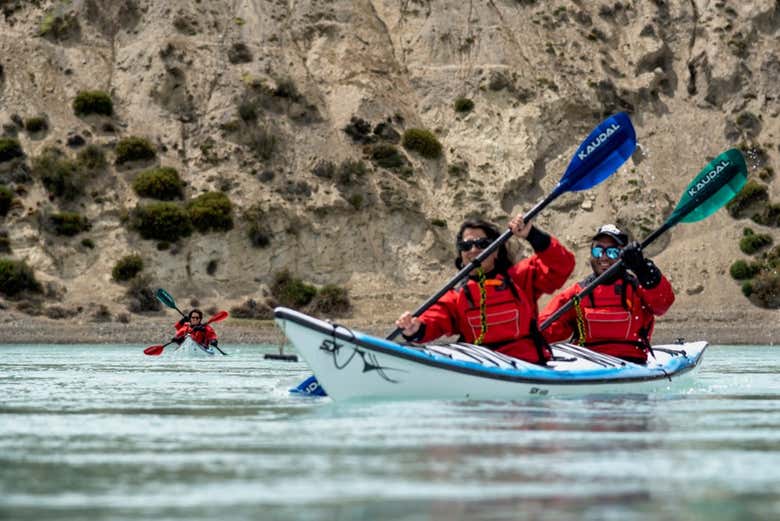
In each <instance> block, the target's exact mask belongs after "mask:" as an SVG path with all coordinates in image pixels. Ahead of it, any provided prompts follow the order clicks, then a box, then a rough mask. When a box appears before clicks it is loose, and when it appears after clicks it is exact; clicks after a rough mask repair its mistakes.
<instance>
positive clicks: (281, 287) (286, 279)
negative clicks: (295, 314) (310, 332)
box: [271, 270, 317, 309]
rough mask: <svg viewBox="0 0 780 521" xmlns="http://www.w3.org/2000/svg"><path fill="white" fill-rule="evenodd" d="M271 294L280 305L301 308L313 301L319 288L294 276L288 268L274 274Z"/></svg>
mask: <svg viewBox="0 0 780 521" xmlns="http://www.w3.org/2000/svg"><path fill="white" fill-rule="evenodd" d="M271 294H273V296H274V298H275V299H276V300H277V302H279V304H280V305H282V306H287V307H291V308H296V309H300V308H302V307H303V306H305V305H307V304H308V303H309V302H311V301H312V299H313V298H314V296H315V295H316V294H317V288H315V287H314V286H311V285H309V284H306V283H305V282H303V281H302V280H301V279H298V278H296V277H293V276H292V275H291V274H290V272H289V271H288V270H282V271H280V272H278V273H276V274H275V275H274V280H273V283H272V284H271Z"/></svg>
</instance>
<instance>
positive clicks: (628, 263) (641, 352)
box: [539, 224, 674, 364]
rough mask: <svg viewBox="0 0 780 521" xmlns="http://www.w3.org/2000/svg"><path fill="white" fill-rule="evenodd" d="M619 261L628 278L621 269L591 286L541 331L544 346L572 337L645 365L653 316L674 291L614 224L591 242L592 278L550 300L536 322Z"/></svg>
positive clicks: (664, 307) (670, 300) (660, 312)
mask: <svg viewBox="0 0 780 521" xmlns="http://www.w3.org/2000/svg"><path fill="white" fill-rule="evenodd" d="M621 258H622V259H623V266H624V267H625V268H627V269H629V270H631V271H632V272H633V274H631V273H629V272H628V271H627V270H625V269H623V270H621V271H619V272H618V273H617V274H616V275H615V276H614V277H610V279H611V280H607V281H605V282H604V283H602V284H599V285H598V286H596V288H595V289H594V290H593V292H592V293H590V294H589V295H587V296H585V297H583V299H582V301H581V302H580V303H579V304H577V303H575V305H574V306H573V307H572V308H571V309H569V310H568V311H567V312H566V313H564V314H563V315H561V317H560V318H558V319H557V320H556V321H554V322H553V323H552V324H551V325H550V327H548V328H546V329H545V330H544V332H543V333H544V336H545V338H546V339H547V340H548V341H549V342H558V341H562V340H567V339H569V338H571V339H572V341H573V342H575V343H578V344H580V345H584V346H586V347H587V348H588V349H591V350H593V351H598V352H600V353H605V354H608V355H612V356H617V357H619V358H622V359H624V360H627V361H630V362H635V363H640V364H644V363H645V362H647V354H648V351H650V349H651V348H650V339H651V337H652V334H653V325H654V323H655V317H656V316H661V315H663V314H664V313H666V311H667V310H668V309H669V307H671V305H672V303H673V302H674V290H673V289H672V285H671V284H670V283H669V281H668V280H667V278H666V277H665V276H664V275H663V274H662V273H661V271H660V270H659V269H658V268H657V267H656V265H655V264H654V263H653V261H651V260H650V259H646V258H645V256H644V255H643V254H642V250H641V248H640V246H639V243H638V242H632V243H630V244H629V240H628V235H627V234H626V233H624V232H623V231H621V230H620V229H619V228H618V227H617V226H615V225H613V224H605V225H604V226H602V227H600V228H599V229H598V230H597V231H596V234H595V235H594V236H593V238H592V240H591V245H590V265H591V268H592V269H593V273H592V274H591V275H589V276H588V277H587V278H586V279H585V280H583V281H582V282H578V283H576V284H574V285H573V286H571V287H569V288H567V289H566V290H564V291H563V292H561V293H560V294H558V295H556V296H555V297H553V299H552V300H551V301H550V302H549V303H548V304H547V306H545V308H544V310H543V311H542V313H541V314H540V316H539V320H540V322H544V321H545V319H546V318H547V317H549V316H551V315H552V314H553V313H555V311H556V310H557V309H558V308H560V307H562V306H563V305H564V304H566V303H567V302H568V301H569V300H571V299H572V298H573V297H574V296H575V295H577V294H578V293H579V292H580V291H581V290H582V289H583V288H584V287H585V286H587V285H588V284H589V283H590V282H591V281H593V280H594V279H595V278H596V277H597V276H599V275H600V274H602V273H604V272H605V271H606V270H608V269H609V268H610V266H612V265H613V264H615V263H616V262H617V261H618V259H621Z"/></svg>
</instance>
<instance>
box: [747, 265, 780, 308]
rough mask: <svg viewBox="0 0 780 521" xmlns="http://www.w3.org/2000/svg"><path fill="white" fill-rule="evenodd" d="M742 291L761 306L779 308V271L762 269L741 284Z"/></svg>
mask: <svg viewBox="0 0 780 521" xmlns="http://www.w3.org/2000/svg"><path fill="white" fill-rule="evenodd" d="M743 293H745V296H747V297H748V298H749V299H750V301H751V302H752V303H753V304H755V305H757V306H759V307H762V308H767V309H778V308H780V273H777V271H763V272H761V273H759V274H758V275H756V277H755V278H754V279H752V280H750V281H748V282H746V283H745V285H743Z"/></svg>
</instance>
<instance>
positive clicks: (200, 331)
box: [173, 309, 218, 347]
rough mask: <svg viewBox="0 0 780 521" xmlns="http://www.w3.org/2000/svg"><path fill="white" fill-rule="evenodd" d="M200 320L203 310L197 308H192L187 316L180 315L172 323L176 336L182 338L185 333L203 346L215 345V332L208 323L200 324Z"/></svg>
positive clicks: (201, 319)
mask: <svg viewBox="0 0 780 521" xmlns="http://www.w3.org/2000/svg"><path fill="white" fill-rule="evenodd" d="M202 321H203V312H202V311H201V310H199V309H193V310H192V311H190V313H189V315H188V316H187V317H182V318H181V320H179V321H178V322H176V324H174V326H173V327H175V328H176V338H181V339H184V337H185V336H186V335H190V337H191V338H192V339H193V340H194V341H195V342H197V343H199V344H200V345H202V346H204V347H207V346H216V345H217V344H218V342H217V333H216V332H215V331H214V328H212V327H211V326H210V325H208V324H201V322H202Z"/></svg>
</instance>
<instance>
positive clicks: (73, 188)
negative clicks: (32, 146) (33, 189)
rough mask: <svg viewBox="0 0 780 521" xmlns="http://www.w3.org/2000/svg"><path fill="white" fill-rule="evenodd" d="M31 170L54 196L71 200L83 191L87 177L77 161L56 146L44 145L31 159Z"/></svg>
mask: <svg viewBox="0 0 780 521" xmlns="http://www.w3.org/2000/svg"><path fill="white" fill-rule="evenodd" d="M32 171H33V174H34V175H35V176H37V177H38V178H39V179H40V180H41V182H42V183H43V186H44V188H46V191H48V192H49V193H50V194H52V195H53V196H55V197H61V198H62V199H65V200H68V201H71V200H74V199H77V198H78V197H80V196H81V195H82V194H83V193H84V188H85V187H86V184H87V177H86V175H85V174H84V171H83V170H82V169H80V168H79V165H78V163H76V162H75V161H73V160H72V159H69V158H68V157H67V156H66V155H65V153H64V152H63V151H62V150H60V149H59V148H57V147H46V148H44V149H43V151H42V152H41V154H40V155H39V156H36V157H35V158H33V160H32Z"/></svg>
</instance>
